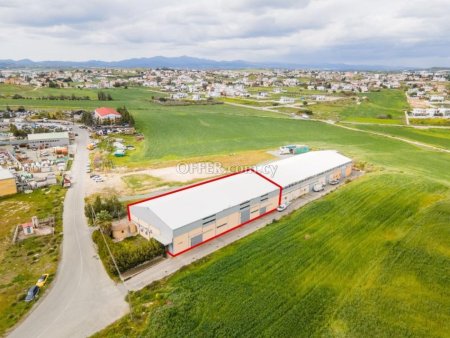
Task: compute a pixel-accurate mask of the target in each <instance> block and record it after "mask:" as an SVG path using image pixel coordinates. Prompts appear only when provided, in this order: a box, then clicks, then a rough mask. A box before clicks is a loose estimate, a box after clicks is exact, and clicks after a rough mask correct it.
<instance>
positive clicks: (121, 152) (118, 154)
mask: <svg viewBox="0 0 450 338" xmlns="http://www.w3.org/2000/svg"><path fill="white" fill-rule="evenodd" d="M114 156H115V157H124V156H125V149H116V151H114Z"/></svg>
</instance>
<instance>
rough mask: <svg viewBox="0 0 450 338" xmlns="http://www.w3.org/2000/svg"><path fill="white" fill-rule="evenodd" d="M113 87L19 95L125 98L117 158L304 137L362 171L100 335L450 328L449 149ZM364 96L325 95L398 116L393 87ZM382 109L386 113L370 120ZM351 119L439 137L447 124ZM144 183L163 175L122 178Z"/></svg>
mask: <svg viewBox="0 0 450 338" xmlns="http://www.w3.org/2000/svg"><path fill="white" fill-rule="evenodd" d="M35 92H37V90H36V91H35ZM108 92H109V93H111V95H112V96H113V98H114V101H112V102H98V101H95V100H93V101H90V102H89V101H80V102H78V101H76V102H72V101H61V102H57V101H56V102H43V101H44V100H24V101H25V102H24V103H20V104H24V105H25V106H26V107H28V106H29V105H30V104H27V103H26V102H32V103H33V104H43V105H45V104H50V105H51V104H54V105H59V104H62V105H63V106H64V105H65V104H67V105H69V104H71V105H78V104H79V105H86V107H88V106H89V107H91V106H90V105H92V107H97V106H99V105H108V106H113V107H115V106H120V105H126V106H127V107H128V109H129V110H130V111H131V112H132V113H133V114H134V115H135V118H136V121H137V125H138V128H139V130H140V131H141V132H142V133H143V134H144V135H145V140H144V141H142V142H140V143H137V144H136V150H134V151H132V152H130V153H129V155H127V156H126V157H124V158H120V159H117V160H116V164H117V165H120V166H122V165H123V166H125V165H126V166H132V167H164V166H166V167H167V166H172V165H175V164H176V163H177V162H179V161H183V162H185V161H187V162H198V161H201V160H204V161H220V162H222V163H224V167H227V166H228V165H231V164H243V163H246V164H247V163H257V162H258V161H262V160H267V159H268V158H270V156H269V155H268V154H267V153H266V150H268V149H273V148H277V147H279V146H280V145H282V144H287V143H305V144H308V145H309V146H311V147H312V148H313V149H336V150H339V151H341V152H342V153H343V154H345V155H347V156H350V157H352V158H354V160H355V161H356V164H357V166H358V167H362V168H365V169H366V170H368V171H369V173H368V174H367V175H365V176H364V177H363V178H361V179H359V180H357V181H354V182H352V183H349V184H348V185H346V186H345V187H343V188H341V189H339V190H338V191H336V192H334V193H332V194H330V195H329V196H327V197H325V198H323V199H321V200H319V201H316V202H313V203H312V204H310V205H308V206H306V207H305V208H303V209H301V210H298V211H296V212H294V213H293V214H291V215H289V216H287V217H285V218H283V219H282V220H281V221H279V222H276V223H274V224H272V225H270V226H268V227H266V228H264V229H262V230H260V231H258V232H257V233H255V234H253V235H251V236H249V237H247V238H244V239H242V240H240V241H239V242H237V243H235V244H233V245H230V246H228V247H226V248H225V249H223V250H220V251H218V252H216V253H214V254H212V255H211V256H209V257H207V258H205V259H203V260H201V261H199V262H197V263H195V264H193V265H190V266H189V267H187V268H185V269H184V270H182V271H180V272H178V273H176V274H174V275H173V276H171V277H169V278H168V279H165V280H163V281H161V282H159V283H156V284H155V285H153V286H151V287H148V288H146V289H144V290H142V291H140V292H137V293H134V294H133V295H132V297H131V299H132V302H133V319H131V318H130V317H129V316H127V317H124V318H123V319H121V320H120V321H118V322H117V323H115V324H113V325H112V326H110V327H108V328H107V329H105V330H104V331H102V332H100V333H99V334H98V336H108V337H109V336H112V337H123V336H145V337H147V336H149V337H151V336H155V337H156V336H158V337H160V336H168V337H180V336H181V337H184V336H190V337H197V336H224V337H230V336H249V337H250V336H251V337H259V336H268V337H276V336H282V337H285V336H308V337H310V336H333V337H334V336H353V337H366V336H374V337H375V336H376V337H380V336H383V337H386V336H390V337H399V336H413V337H430V336H431V337H433V336H434V337H442V336H445V335H446V334H447V332H449V331H450V327H449V324H448V323H450V310H449V309H450V294H449V289H448V285H449V284H450V271H449V266H450V236H449V235H450V234H449V228H448V219H450V213H449V210H450V183H449V182H450V171H449V170H448V164H449V163H450V154H447V153H443V152H438V151H433V150H430V149H424V148H419V147H416V146H413V145H411V144H407V143H405V142H402V141H400V140H392V139H389V138H386V137H383V136H375V135H370V134H367V133H362V132H358V131H352V130H347V129H343V128H340V127H338V126H333V125H329V124H325V123H321V122H316V121H301V120H293V119H289V118H287V117H286V115H282V114H277V113H272V112H267V111H260V110H256V109H246V108H241V107H234V106H230V105H214V106H182V107H180V106H177V107H174V106H162V105H159V104H155V103H153V102H151V96H152V95H161V94H155V93H153V92H151V91H149V90H147V89H142V88H140V89H135V88H129V89H117V90H116V89H115V90H111V91H108ZM0 93H1V86H0ZM293 95H294V94H293ZM295 95H297V94H295ZM360 96H367V97H368V100H362V101H361V102H362V103H361V104H359V105H358V104H356V102H355V101H354V100H352V99H345V100H342V101H339V102H340V103H339V104H338V103H336V104H334V105H333V107H336V106H337V107H339V108H338V110H337V114H338V116H339V117H340V118H342V119H344V120H350V121H355V120H356V121H364V122H374V121H383V122H384V121H386V122H389V123H393V122H394V123H402V116H403V109H404V107H405V102H406V101H405V98H404V93H403V92H402V91H400V90H397V91H395V90H394V91H388V90H383V91H381V92H378V93H369V94H360ZM347 100H348V104H345V103H344V104H343V103H342V102H347ZM11 101H12V100H11V99H10V98H9V99H8V98H6V99H0V105H2V104H6V103H8V104H11ZM339 105H340V106H339ZM58 107H59V106H58ZM311 107H312V106H311ZM315 107H316V108H317V107H318V108H320V107H322V108H323V109H325V108H326V109H329V110H328V111H325V110H324V111H325V113H330V114H331V113H332V112H334V110H333V109H334V108H333V107H331V108H330V107H329V106H323V105H322V104H320V105H319V104H318V105H315ZM59 108H61V107H59ZM59 108H57V106H55V107H54V108H53V109H59ZM78 108H80V107H78ZM388 114H390V115H392V119H378V118H377V116H380V115H388ZM324 116H326V114H325V115H324ZM355 127H358V128H361V129H364V128H368V129H370V130H373V131H381V132H385V133H387V134H392V135H398V136H401V137H404V138H409V139H412V140H417V141H421V142H425V143H430V144H435V145H440V146H445V147H448V146H447V145H448V143H447V136H446V135H447V132H446V131H441V130H438V131H434V130H430V131H426V132H425V131H424V132H423V133H422V132H419V131H417V130H410V129H406V128H405V129H402V128H398V127H383V126H360V125H355ZM371 128H373V129H371ZM387 128H392V129H387ZM383 130H385V131H383ZM144 181H145V183H148V184H149V185H151V186H153V185H155V184H156V185H158V184H159V183H160V182H157V181H155V180H153V179H149V178H148V177H133V178H132V179H131V181H128V182H127V183H128V184H129V185H131V186H133V185H139V184H143V182H144Z"/></svg>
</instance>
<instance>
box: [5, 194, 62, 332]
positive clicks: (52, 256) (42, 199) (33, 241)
mask: <svg viewBox="0 0 450 338" xmlns="http://www.w3.org/2000/svg"><path fill="white" fill-rule="evenodd" d="M64 194H65V190H64V189H62V188H60V187H56V186H55V187H52V188H51V189H46V190H37V191H35V192H33V193H32V194H19V195H15V196H11V197H3V198H0V208H1V210H2V213H1V214H2V222H1V224H0V336H2V335H3V334H4V332H5V331H6V330H7V329H8V328H9V327H11V326H12V325H14V324H15V323H16V322H17V321H18V320H19V319H20V317H21V316H23V314H24V313H25V312H26V311H28V310H29V309H30V308H31V306H32V305H33V303H25V302H24V301H23V299H24V297H25V294H26V291H27V290H28V288H29V287H31V286H33V285H34V284H35V283H36V281H37V279H38V278H39V276H40V275H42V274H43V273H49V274H51V277H50V281H51V279H53V274H54V273H55V271H56V267H57V263H58V255H59V245H60V243H61V238H62V237H61V236H60V235H58V233H60V229H61V217H62V200H63V198H64ZM33 215H36V216H38V217H41V218H45V217H48V216H50V215H54V216H55V218H56V235H54V236H44V237H32V238H29V239H26V240H24V241H22V242H19V243H18V244H16V245H12V244H11V239H12V234H13V230H14V228H15V226H16V225H17V224H21V223H25V222H30V221H31V216H33ZM42 293H43V292H42ZM42 293H41V294H42Z"/></svg>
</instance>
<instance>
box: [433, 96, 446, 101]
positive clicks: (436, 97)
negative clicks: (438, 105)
mask: <svg viewBox="0 0 450 338" xmlns="http://www.w3.org/2000/svg"><path fill="white" fill-rule="evenodd" d="M444 100H445V97H443V96H441V95H431V96H430V102H444Z"/></svg>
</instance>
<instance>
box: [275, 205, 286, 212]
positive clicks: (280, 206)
mask: <svg viewBox="0 0 450 338" xmlns="http://www.w3.org/2000/svg"><path fill="white" fill-rule="evenodd" d="M287 207H288V205H287V203H283V204H280V205H279V206H278V208H277V211H278V212H282V211H284V210H286V208H287Z"/></svg>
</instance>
